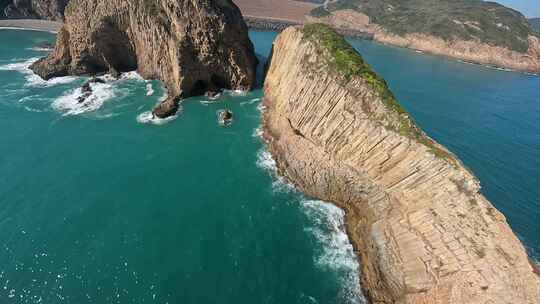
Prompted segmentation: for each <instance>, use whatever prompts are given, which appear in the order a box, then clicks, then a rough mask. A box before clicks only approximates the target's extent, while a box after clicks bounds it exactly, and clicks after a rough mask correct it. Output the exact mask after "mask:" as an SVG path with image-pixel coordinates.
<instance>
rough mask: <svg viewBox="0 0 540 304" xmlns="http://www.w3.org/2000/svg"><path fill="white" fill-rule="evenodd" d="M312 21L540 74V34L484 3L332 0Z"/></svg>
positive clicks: (518, 17) (475, 0) (465, 0)
mask: <svg viewBox="0 0 540 304" xmlns="http://www.w3.org/2000/svg"><path fill="white" fill-rule="evenodd" d="M308 19H309V20H310V21H311V22H324V23H327V24H331V25H332V26H333V27H335V28H338V29H349V30H356V31H361V32H366V33H369V34H372V35H373V37H374V39H375V40H376V41H379V42H382V43H385V44H390V45H396V46H400V47H406V48H410V49H415V50H421V51H424V52H427V53H432V54H436V55H443V56H448V57H452V58H457V59H462V60H465V61H470V62H474V63H479V64H484V65H494V66H498V67H505V68H511V69H515V70H520V71H526V72H533V73H538V72H540V35H539V34H538V32H537V31H536V29H534V27H533V26H532V25H531V24H529V22H528V20H527V19H526V18H525V17H524V16H523V15H522V14H521V13H520V12H518V11H515V10H513V9H510V8H507V7H505V6H503V5H500V4H498V3H496V2H491V1H483V0H409V1H401V0H336V1H331V2H329V3H328V4H327V5H325V6H320V7H318V8H317V9H315V10H313V11H311V12H310V16H309V17H308Z"/></svg>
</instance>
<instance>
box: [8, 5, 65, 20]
mask: <svg viewBox="0 0 540 304" xmlns="http://www.w3.org/2000/svg"><path fill="white" fill-rule="evenodd" d="M68 2H69V0H23V1H21V0H1V1H0V18H10V19H20V18H39V19H48V20H56V21H59V20H62V19H63V18H64V9H65V8H66V6H67V4H68Z"/></svg>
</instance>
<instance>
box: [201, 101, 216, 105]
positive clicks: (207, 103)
mask: <svg viewBox="0 0 540 304" xmlns="http://www.w3.org/2000/svg"><path fill="white" fill-rule="evenodd" d="M199 102H200V103H201V104H202V105H203V106H207V105H209V104H213V103H217V102H219V100H201V101H199Z"/></svg>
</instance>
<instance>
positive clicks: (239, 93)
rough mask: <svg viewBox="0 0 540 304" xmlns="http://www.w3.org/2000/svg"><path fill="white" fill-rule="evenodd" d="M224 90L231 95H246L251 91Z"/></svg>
mask: <svg viewBox="0 0 540 304" xmlns="http://www.w3.org/2000/svg"><path fill="white" fill-rule="evenodd" d="M223 92H224V93H226V94H228V95H229V96H246V95H247V94H248V93H249V91H244V90H224V91H223Z"/></svg>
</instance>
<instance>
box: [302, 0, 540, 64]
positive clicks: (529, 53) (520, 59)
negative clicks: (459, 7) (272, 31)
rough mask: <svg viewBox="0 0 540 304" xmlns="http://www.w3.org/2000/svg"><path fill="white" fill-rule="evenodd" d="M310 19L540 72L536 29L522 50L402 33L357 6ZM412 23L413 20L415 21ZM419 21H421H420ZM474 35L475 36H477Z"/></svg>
mask: <svg viewBox="0 0 540 304" xmlns="http://www.w3.org/2000/svg"><path fill="white" fill-rule="evenodd" d="M420 3H421V1H420ZM321 8H322V7H320V9H321ZM421 12H422V10H419V13H418V14H420V13H421ZM411 16H412V15H411ZM464 17H465V16H464ZM306 19H307V20H308V22H309V23H326V24H329V25H331V26H332V27H334V28H336V29H339V30H340V31H352V32H354V31H356V32H360V33H365V34H367V35H371V36H372V37H373V40H375V41H377V42H380V43H383V44H388V45H393V46H398V47H404V48H409V49H413V50H418V51H422V52H425V53H430V54H434V55H440V56H446V57H450V58H455V59H460V60H463V61H466V62H471V63H476V64H482V65H488V66H495V67H501V68H508V69H512V70H517V71H522V72H530V73H540V36H539V35H538V34H537V33H536V32H535V31H531V32H530V33H529V34H527V35H524V37H523V38H522V37H518V38H516V39H517V40H518V41H521V44H523V45H526V46H520V47H521V48H524V49H523V50H519V51H518V50H517V49H512V48H510V47H509V46H507V45H501V44H497V43H495V42H485V41H481V40H480V39H472V38H471V37H469V38H467V39H465V38H461V37H459V36H452V37H441V36H437V35H435V34H432V33H429V32H422V31H417V32H414V31H413V32H404V33H399V34H398V33H395V32H392V31H390V30H388V29H387V28H386V27H385V26H384V25H382V24H380V23H378V22H377V20H375V19H374V18H372V17H370V16H368V15H367V14H365V13H363V12H361V11H359V10H358V9H357V8H355V7H351V8H345V9H339V10H335V11H332V12H327V14H325V15H317V16H314V15H309V16H306ZM523 19H524V18H523ZM400 20H401V19H400ZM525 22H526V21H525ZM411 23H413V22H412V21H411ZM449 23H456V24H460V26H462V27H465V28H474V29H475V30H477V31H479V32H483V31H482V29H481V28H479V27H478V26H476V25H475V24H476V23H474V22H472V23H471V22H465V23H463V22H461V21H458V20H453V21H449ZM415 24H418V22H417V23H415ZM501 24H502V23H501ZM501 26H504V25H501ZM503 34H504V33H501V34H500V35H501V36H504V35H503ZM472 37H475V36H474V35H473V36H472Z"/></svg>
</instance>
